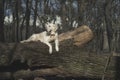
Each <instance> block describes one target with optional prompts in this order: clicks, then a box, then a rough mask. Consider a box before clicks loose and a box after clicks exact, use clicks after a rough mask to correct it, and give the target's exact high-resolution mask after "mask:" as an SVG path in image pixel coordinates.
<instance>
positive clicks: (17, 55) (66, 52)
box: [0, 25, 113, 79]
mask: <svg viewBox="0 0 120 80" xmlns="http://www.w3.org/2000/svg"><path fill="white" fill-rule="evenodd" d="M92 38H93V32H92V31H91V30H90V28H89V27H88V26H85V25H83V26H81V27H79V28H76V29H75V30H73V31H69V32H66V33H62V34H60V35H59V42H60V45H59V47H60V51H59V52H56V51H55V49H54V46H53V53H52V54H49V51H48V46H47V45H45V44H44V43H41V42H39V41H38V42H29V43H23V44H21V43H9V44H8V43H6V44H2V43H0V53H1V54H0V71H3V72H1V73H0V74H1V75H2V76H1V75H0V77H4V78H5V76H6V77H8V78H9V77H11V76H12V77H14V78H15V79H19V78H28V77H31V76H33V77H37V76H53V75H55V76H56V75H58V76H90V77H94V76H96V77H100V76H101V75H102V73H103V71H102V70H104V65H101V64H105V62H106V56H102V55H92V54H91V56H88V55H87V54H85V53H86V52H84V48H82V47H81V46H83V45H85V44H87V43H88V42H89V41H90V40H91V39H92ZM52 45H54V43H52ZM18 63H21V64H20V66H22V67H23V66H24V65H23V64H24V63H25V64H26V65H27V66H28V67H27V68H26V69H25V67H24V68H22V69H16V68H19V67H20V66H19V67H18ZM11 65H13V71H7V69H6V68H5V66H8V68H9V69H10V70H11V69H12V68H11V67H10V66H11ZM2 66H3V68H1V67H2ZM98 66H99V67H98ZM37 68H38V69H37ZM23 69H24V70H23ZM4 70H6V72H5V71H4ZM4 72H5V73H4ZM13 72H14V73H13ZM106 75H107V76H109V77H112V75H113V73H112V70H110V72H108V73H106Z"/></svg>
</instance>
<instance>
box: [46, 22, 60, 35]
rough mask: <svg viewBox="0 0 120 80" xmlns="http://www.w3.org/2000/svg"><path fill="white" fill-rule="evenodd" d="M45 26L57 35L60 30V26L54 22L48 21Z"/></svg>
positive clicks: (48, 30)
mask: <svg viewBox="0 0 120 80" xmlns="http://www.w3.org/2000/svg"><path fill="white" fill-rule="evenodd" d="M45 28H46V30H47V32H48V33H49V34H50V35H55V33H56V31H57V30H58V26H57V25H56V24H53V23H46V25H45Z"/></svg>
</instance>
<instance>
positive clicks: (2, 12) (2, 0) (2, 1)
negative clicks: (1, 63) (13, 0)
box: [0, 0, 4, 42]
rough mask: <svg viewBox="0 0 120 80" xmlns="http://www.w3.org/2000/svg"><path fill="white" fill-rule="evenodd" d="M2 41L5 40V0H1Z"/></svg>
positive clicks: (0, 40)
mask: <svg viewBox="0 0 120 80" xmlns="http://www.w3.org/2000/svg"><path fill="white" fill-rule="evenodd" d="M0 6H1V8H0V9H1V11H0V16H1V17H0V42H4V0H0Z"/></svg>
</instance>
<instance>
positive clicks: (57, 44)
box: [55, 38, 59, 52]
mask: <svg viewBox="0 0 120 80" xmlns="http://www.w3.org/2000/svg"><path fill="white" fill-rule="evenodd" d="M55 49H56V51H57V52H58V51H59V41H58V38H57V39H55Z"/></svg>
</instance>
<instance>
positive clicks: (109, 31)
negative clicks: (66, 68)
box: [0, 0, 120, 52]
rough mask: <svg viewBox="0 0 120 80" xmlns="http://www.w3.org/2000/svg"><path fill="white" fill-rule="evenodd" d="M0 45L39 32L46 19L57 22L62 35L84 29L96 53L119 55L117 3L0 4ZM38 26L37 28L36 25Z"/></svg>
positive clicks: (10, 0)
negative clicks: (75, 29) (115, 53)
mask: <svg viewBox="0 0 120 80" xmlns="http://www.w3.org/2000/svg"><path fill="white" fill-rule="evenodd" d="M0 6H1V8H0V9H1V10H0V16H1V17H0V42H4V43H8V42H9V43H10V42H19V41H21V40H24V39H27V38H28V37H29V36H30V35H32V34H33V33H38V32H41V31H43V27H44V24H45V22H46V20H47V18H48V17H50V18H51V19H55V17H56V15H57V16H60V18H61V23H62V24H61V26H62V30H61V31H60V33H62V32H66V31H70V30H73V29H74V28H75V27H74V26H73V23H74V22H76V24H78V26H81V25H84V24H85V25H88V26H89V27H90V28H91V29H92V31H93V32H94V39H93V40H92V41H91V42H90V43H89V44H88V45H87V48H88V50H90V51H96V52H103V51H107V52H111V51H115V52H120V0H0ZM36 22H39V26H38V25H37V24H36Z"/></svg>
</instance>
